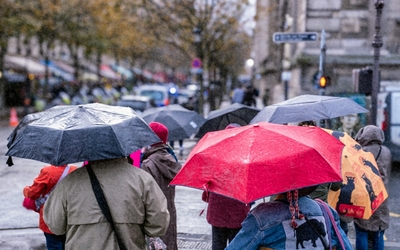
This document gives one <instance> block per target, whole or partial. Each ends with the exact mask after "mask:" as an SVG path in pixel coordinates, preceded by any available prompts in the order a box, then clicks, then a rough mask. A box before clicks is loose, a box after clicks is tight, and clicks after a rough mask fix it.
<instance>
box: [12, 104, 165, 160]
mask: <svg viewBox="0 0 400 250" xmlns="http://www.w3.org/2000/svg"><path fill="white" fill-rule="evenodd" d="M159 141H160V139H159V138H158V136H157V135H156V134H155V133H154V132H153V131H152V130H151V129H150V127H149V126H148V125H147V123H146V122H145V121H144V120H143V119H142V118H140V117H139V116H138V115H137V114H136V112H135V111H133V110H132V109H131V108H125V107H117V106H109V105H105V104H99V103H92V104H85V105H68V106H66V105H65V106H63V105H61V106H55V107H53V108H50V109H48V110H46V111H43V112H38V113H34V114H30V115H27V116H25V117H24V118H23V119H22V120H21V122H20V124H19V125H18V126H17V127H16V128H15V129H14V131H13V132H12V133H11V134H10V136H9V137H8V144H7V147H8V151H7V153H6V155H8V156H17V157H21V158H27V159H32V160H37V161H41V162H46V163H50V164H53V165H56V166H59V165H63V164H68V163H74V162H80V161H85V160H89V161H90V160H101V159H112V158H119V157H124V156H128V155H129V154H130V153H132V152H134V151H136V150H137V149H140V148H142V147H145V146H147V145H151V144H153V143H157V142H159Z"/></svg>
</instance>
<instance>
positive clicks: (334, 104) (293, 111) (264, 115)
mask: <svg viewBox="0 0 400 250" xmlns="http://www.w3.org/2000/svg"><path fill="white" fill-rule="evenodd" d="M367 112H368V110H367V109H365V108H363V107H362V106H360V105H359V104H357V103H356V102H355V101H353V100H351V99H350V98H347V97H336V96H320V95H300V96H297V97H294V98H291V99H288V100H286V101H283V102H280V103H276V104H273V105H270V106H266V107H264V108H263V109H262V110H261V111H260V112H259V113H258V114H257V115H256V116H255V117H254V118H253V120H251V122H250V124H254V123H257V122H270V123H278V124H284V123H289V122H301V121H309V120H322V119H331V118H336V117H340V116H345V115H350V114H358V113H367Z"/></svg>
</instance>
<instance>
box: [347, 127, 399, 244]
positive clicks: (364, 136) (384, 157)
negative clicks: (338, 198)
mask: <svg viewBox="0 0 400 250" xmlns="http://www.w3.org/2000/svg"><path fill="white" fill-rule="evenodd" d="M355 140H356V141H357V142H358V143H360V145H361V146H362V147H363V150H365V151H368V152H371V153H372V154H373V155H374V157H375V160H376V163H377V164H378V168H379V172H380V174H381V176H382V179H383V183H384V184H385V186H386V189H387V188H388V187H387V185H388V184H389V177H390V172H391V164H392V154H391V152H390V149H388V148H387V147H386V146H384V145H382V143H383V141H384V140H385V135H384V133H383V131H382V129H380V128H379V127H377V126H374V125H367V126H365V127H363V128H361V129H360V130H359V131H358V132H357V134H356V136H355ZM389 220H390V216H389V205H388V200H387V199H386V200H385V201H384V202H383V203H382V204H381V205H380V206H379V207H378V209H377V210H376V211H375V212H374V213H373V214H372V216H371V217H370V218H369V219H368V220H365V219H357V218H355V219H354V226H355V230H356V250H363V249H369V248H368V244H369V240H371V243H372V247H373V249H375V250H383V249H384V248H385V246H384V244H385V241H384V238H383V235H384V233H385V230H386V229H388V228H389Z"/></svg>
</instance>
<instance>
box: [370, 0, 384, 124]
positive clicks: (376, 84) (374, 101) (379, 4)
mask: <svg viewBox="0 0 400 250" xmlns="http://www.w3.org/2000/svg"><path fill="white" fill-rule="evenodd" d="M384 5H385V3H384V1H383V0H375V9H376V19H375V34H374V41H373V42H372V47H373V48H374V66H373V69H372V93H371V119H370V122H369V123H370V124H372V125H376V117H377V108H378V92H379V89H380V79H379V78H380V77H379V56H380V49H381V47H382V45H383V42H382V36H381V33H380V31H381V17H382V9H383V6H384Z"/></svg>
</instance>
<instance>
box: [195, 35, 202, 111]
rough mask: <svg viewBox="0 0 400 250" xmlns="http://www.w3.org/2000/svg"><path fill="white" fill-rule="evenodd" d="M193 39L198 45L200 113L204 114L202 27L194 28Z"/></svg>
mask: <svg viewBox="0 0 400 250" xmlns="http://www.w3.org/2000/svg"><path fill="white" fill-rule="evenodd" d="M193 40H194V44H195V46H196V56H197V58H198V59H199V60H200V65H201V66H200V68H199V69H198V70H197V72H196V73H197V80H198V82H199V85H200V96H199V113H200V114H203V109H204V86H203V51H202V46H201V43H202V37H201V28H200V27H196V28H194V29H193Z"/></svg>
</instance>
